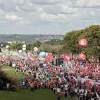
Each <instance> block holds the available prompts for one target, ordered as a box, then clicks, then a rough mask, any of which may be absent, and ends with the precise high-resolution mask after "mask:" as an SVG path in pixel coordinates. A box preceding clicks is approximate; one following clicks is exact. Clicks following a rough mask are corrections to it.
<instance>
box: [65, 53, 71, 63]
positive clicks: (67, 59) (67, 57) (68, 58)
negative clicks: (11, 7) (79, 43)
mask: <svg viewBox="0 0 100 100" xmlns="http://www.w3.org/2000/svg"><path fill="white" fill-rule="evenodd" d="M64 60H65V61H66V62H68V61H69V60H70V57H69V56H68V55H67V54H64Z"/></svg>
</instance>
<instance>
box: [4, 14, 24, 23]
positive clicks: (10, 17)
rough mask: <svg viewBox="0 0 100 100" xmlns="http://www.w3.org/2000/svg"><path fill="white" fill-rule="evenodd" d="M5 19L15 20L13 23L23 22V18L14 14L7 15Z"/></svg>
mask: <svg viewBox="0 0 100 100" xmlns="http://www.w3.org/2000/svg"><path fill="white" fill-rule="evenodd" d="M5 18H6V19H7V20H13V21H18V20H23V18H22V17H19V16H17V15H14V14H6V15H5Z"/></svg>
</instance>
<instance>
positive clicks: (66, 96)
mask: <svg viewBox="0 0 100 100" xmlns="http://www.w3.org/2000/svg"><path fill="white" fill-rule="evenodd" d="M64 96H65V100H67V98H68V94H67V91H66V92H65V95H64Z"/></svg>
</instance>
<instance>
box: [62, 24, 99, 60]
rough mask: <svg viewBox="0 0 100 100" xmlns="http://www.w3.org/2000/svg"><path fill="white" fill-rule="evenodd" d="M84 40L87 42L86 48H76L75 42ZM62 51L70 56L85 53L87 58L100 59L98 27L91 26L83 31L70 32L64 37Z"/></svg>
mask: <svg viewBox="0 0 100 100" xmlns="http://www.w3.org/2000/svg"><path fill="white" fill-rule="evenodd" d="M82 38H85V39H87V40H88V46H87V47H86V48H81V47H79V46H78V43H77V41H79V39H82ZM64 41H65V44H64V49H65V50H66V51H67V52H71V53H72V54H78V53H80V52H81V51H83V52H85V53H86V55H87V56H89V57H92V56H94V57H95V58H97V59H100V25H92V26H90V27H87V28H85V29H84V30H79V31H72V32H69V33H67V34H66V35H65V37H64Z"/></svg>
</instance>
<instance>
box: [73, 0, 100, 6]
mask: <svg viewBox="0 0 100 100" xmlns="http://www.w3.org/2000/svg"><path fill="white" fill-rule="evenodd" d="M72 2H73V5H74V6H75V7H81V8H84V7H87V8H98V7H99V8H100V0H72Z"/></svg>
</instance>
